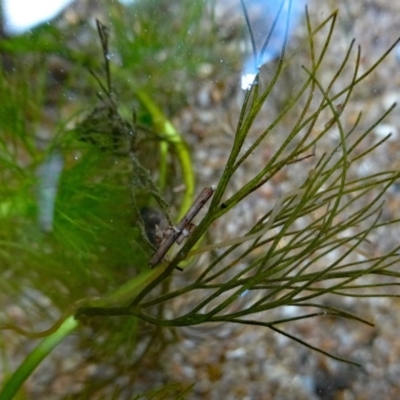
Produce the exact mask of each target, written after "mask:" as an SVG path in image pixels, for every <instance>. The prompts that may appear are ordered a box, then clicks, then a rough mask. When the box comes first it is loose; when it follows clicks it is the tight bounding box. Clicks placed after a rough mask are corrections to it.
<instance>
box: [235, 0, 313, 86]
mask: <svg viewBox="0 0 400 400" xmlns="http://www.w3.org/2000/svg"><path fill="white" fill-rule="evenodd" d="M290 3H291V4H290ZM245 5H246V8H247V10H248V15H249V19H250V25H251V29H252V31H253V36H254V42H255V45H256V48H257V59H256V60H255V59H254V54H252V55H250V56H249V57H248V58H246V60H245V62H244V65H243V72H242V81H241V86H242V89H247V88H248V87H249V86H250V85H251V84H253V83H254V79H255V77H256V75H257V73H258V71H259V69H260V67H261V66H262V65H264V64H266V63H268V62H270V61H272V60H274V59H275V58H277V57H279V55H280V54H281V51H282V47H283V44H284V40H285V34H286V26H287V20H288V17H289V11H290V24H289V29H288V34H289V35H290V33H291V31H292V30H293V29H294V28H295V27H296V26H297V25H298V24H299V22H300V21H301V18H302V17H303V15H304V9H305V8H304V7H305V5H306V0H292V2H290V1H288V0H286V1H283V2H281V1H277V0H247V1H245ZM272 27H273V30H272V31H271V29H272ZM268 36H270V37H269V40H268V44H267V46H266V48H264V49H263V47H264V43H265V40H266V39H267V38H268Z"/></svg>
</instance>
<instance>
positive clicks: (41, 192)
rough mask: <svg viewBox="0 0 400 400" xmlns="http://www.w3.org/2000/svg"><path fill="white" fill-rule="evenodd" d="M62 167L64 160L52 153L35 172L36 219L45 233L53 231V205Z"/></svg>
mask: <svg viewBox="0 0 400 400" xmlns="http://www.w3.org/2000/svg"><path fill="white" fill-rule="evenodd" d="M63 166H64V160H63V158H62V156H61V154H60V153H58V152H57V151H54V152H53V153H51V154H50V155H49V156H48V157H47V159H46V160H45V161H44V162H43V163H42V164H41V165H40V166H39V168H38V170H37V177H38V188H37V196H38V219H39V225H40V227H41V228H42V229H43V230H44V231H45V232H50V231H52V229H53V218H54V205H55V202H56V197H57V189H58V181H59V179H60V175H61V172H62V169H63Z"/></svg>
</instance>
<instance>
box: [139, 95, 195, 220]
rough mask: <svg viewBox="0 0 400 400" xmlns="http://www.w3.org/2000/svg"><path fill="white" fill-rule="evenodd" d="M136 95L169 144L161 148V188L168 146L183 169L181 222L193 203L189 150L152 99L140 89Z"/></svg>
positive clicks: (164, 178)
mask: <svg viewBox="0 0 400 400" xmlns="http://www.w3.org/2000/svg"><path fill="white" fill-rule="evenodd" d="M135 94H136V96H137V97H138V99H139V100H140V102H141V103H142V104H143V105H144V106H145V107H146V109H147V111H148V112H149V113H150V114H151V116H152V118H153V122H154V125H155V127H156V129H157V130H159V131H160V132H161V133H162V134H163V135H164V136H165V138H166V141H167V144H165V142H164V144H162V146H161V168H160V172H161V178H160V180H161V187H162V186H165V180H166V168H165V164H166V156H167V152H168V144H169V143H171V144H172V145H173V146H174V148H175V151H176V154H177V157H178V160H179V163H180V165H181V168H182V175H183V181H184V183H185V194H184V197H183V201H182V203H181V207H180V210H179V215H178V220H180V219H181V218H182V217H183V216H184V215H185V212H186V211H187V210H188V209H189V207H190V206H191V205H192V202H193V194H194V174H193V168H192V161H191V159H190V153H189V149H188V147H187V145H186V143H185V142H184V140H183V139H182V136H181V135H180V133H179V132H178V131H177V130H176V129H175V127H174V126H173V124H172V123H171V122H170V121H169V120H168V119H167V118H165V116H164V114H163V113H162V111H161V110H160V109H159V108H158V107H157V106H156V105H155V104H154V102H153V101H152V100H151V99H150V97H149V96H148V95H147V94H146V93H145V92H144V91H142V90H140V89H138V90H136V91H135Z"/></svg>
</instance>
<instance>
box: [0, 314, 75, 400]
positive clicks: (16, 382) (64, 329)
mask: <svg viewBox="0 0 400 400" xmlns="http://www.w3.org/2000/svg"><path fill="white" fill-rule="evenodd" d="M77 326H78V321H77V320H76V319H75V318H74V317H73V316H72V315H71V316H70V317H68V318H67V319H66V320H65V321H64V322H63V323H62V325H61V326H60V327H59V328H58V329H57V330H56V331H55V332H54V333H52V334H51V335H50V336H48V337H46V338H45V339H43V340H42V342H41V343H40V344H39V345H38V346H37V347H36V348H35V349H34V350H33V351H32V353H31V354H29V356H28V357H26V358H25V359H24V361H23V363H22V364H21V365H20V366H19V367H18V369H17V370H16V371H15V372H14V373H13V374H12V376H11V378H10V379H9V380H8V381H7V382H6V384H5V385H4V387H3V390H2V391H1V392H0V400H9V399H13V398H14V396H15V394H16V393H17V391H18V390H19V388H20V387H21V385H22V384H23V383H24V382H25V381H26V379H27V378H28V377H29V376H30V375H31V374H32V372H33V371H34V370H35V369H36V367H37V366H38V365H39V364H40V363H41V362H42V360H43V359H44V358H45V357H47V356H48V355H49V353H50V352H51V351H52V350H53V349H54V348H55V347H56V346H57V345H58V344H59V343H60V342H61V341H62V340H64V338H65V337H66V336H68V335H69V334H70V333H71V332H72V331H73V330H74V329H75V328H76V327H77Z"/></svg>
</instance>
